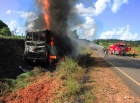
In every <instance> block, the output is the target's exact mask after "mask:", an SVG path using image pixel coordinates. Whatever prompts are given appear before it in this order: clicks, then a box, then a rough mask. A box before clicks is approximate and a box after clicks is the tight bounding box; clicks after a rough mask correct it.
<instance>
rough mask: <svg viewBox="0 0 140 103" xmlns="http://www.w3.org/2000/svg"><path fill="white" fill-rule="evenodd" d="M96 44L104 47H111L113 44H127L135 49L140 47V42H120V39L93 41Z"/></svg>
mask: <svg viewBox="0 0 140 103" xmlns="http://www.w3.org/2000/svg"><path fill="white" fill-rule="evenodd" d="M93 42H94V43H96V44H99V45H102V46H104V47H109V46H110V45H111V44H114V43H116V42H125V43H127V44H131V45H132V46H133V47H138V46H140V40H137V41H127V40H118V39H97V40H94V41H93Z"/></svg>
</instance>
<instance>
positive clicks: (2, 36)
mask: <svg viewBox="0 0 140 103" xmlns="http://www.w3.org/2000/svg"><path fill="white" fill-rule="evenodd" d="M0 38H5V39H25V37H23V36H4V35H1V34H0Z"/></svg>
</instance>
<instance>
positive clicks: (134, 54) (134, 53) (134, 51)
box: [133, 49, 136, 58]
mask: <svg viewBox="0 0 140 103" xmlns="http://www.w3.org/2000/svg"><path fill="white" fill-rule="evenodd" d="M135 56H136V50H135V49H134V50H133V58H135Z"/></svg>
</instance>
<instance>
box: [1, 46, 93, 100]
mask: <svg viewBox="0 0 140 103" xmlns="http://www.w3.org/2000/svg"><path fill="white" fill-rule="evenodd" d="M80 50H81V52H80V57H79V58H75V59H74V60H73V59H71V58H69V57H65V60H64V61H61V62H59V63H58V66H57V68H56V70H55V71H54V72H53V73H52V74H51V75H53V77H56V78H58V80H62V81H63V83H64V84H63V88H62V91H59V96H58V98H57V99H55V100H54V103H64V102H66V103H67V102H68V103H72V102H79V101H81V102H82V103H92V102H93V100H94V95H93V93H92V92H90V89H88V91H86V90H87V89H86V88H89V87H88V86H84V85H85V84H84V83H86V82H84V83H83V81H86V79H85V78H84V76H85V75H88V74H87V68H88V67H89V66H91V65H90V64H91V63H92V62H91V61H92V60H90V59H91V57H90V56H91V53H92V50H91V49H89V48H87V47H86V46H83V47H82V46H81V47H80ZM87 64H88V66H87ZM42 72H43V71H42V70H41V68H40V67H39V68H36V69H35V70H34V71H33V72H26V73H23V74H21V75H19V76H18V77H17V79H15V80H13V79H11V80H7V81H6V80H5V82H0V83H1V84H0V89H1V94H0V95H6V94H8V93H10V92H13V91H16V90H18V89H20V88H24V87H26V86H28V85H30V84H32V83H33V82H34V81H35V77H36V76H37V75H41V73H42ZM46 78H48V77H47V76H46Z"/></svg>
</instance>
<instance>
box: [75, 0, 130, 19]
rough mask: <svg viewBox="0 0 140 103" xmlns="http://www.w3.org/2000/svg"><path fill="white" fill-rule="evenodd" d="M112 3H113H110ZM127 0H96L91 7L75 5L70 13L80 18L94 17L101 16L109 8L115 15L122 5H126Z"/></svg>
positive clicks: (80, 4) (81, 4)
mask: <svg viewBox="0 0 140 103" xmlns="http://www.w3.org/2000/svg"><path fill="white" fill-rule="evenodd" d="M111 2H113V3H111ZM127 3H128V0H97V1H96V2H93V3H92V6H89V7H87V8H86V7H85V6H84V4H83V3H79V4H76V6H75V7H73V9H72V12H73V13H78V14H79V15H81V16H85V17H86V16H96V15H99V14H101V13H102V12H103V11H104V10H105V9H106V8H107V7H111V11H112V12H113V13H116V12H117V11H118V10H119V9H120V8H121V6H122V5H123V4H127Z"/></svg>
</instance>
